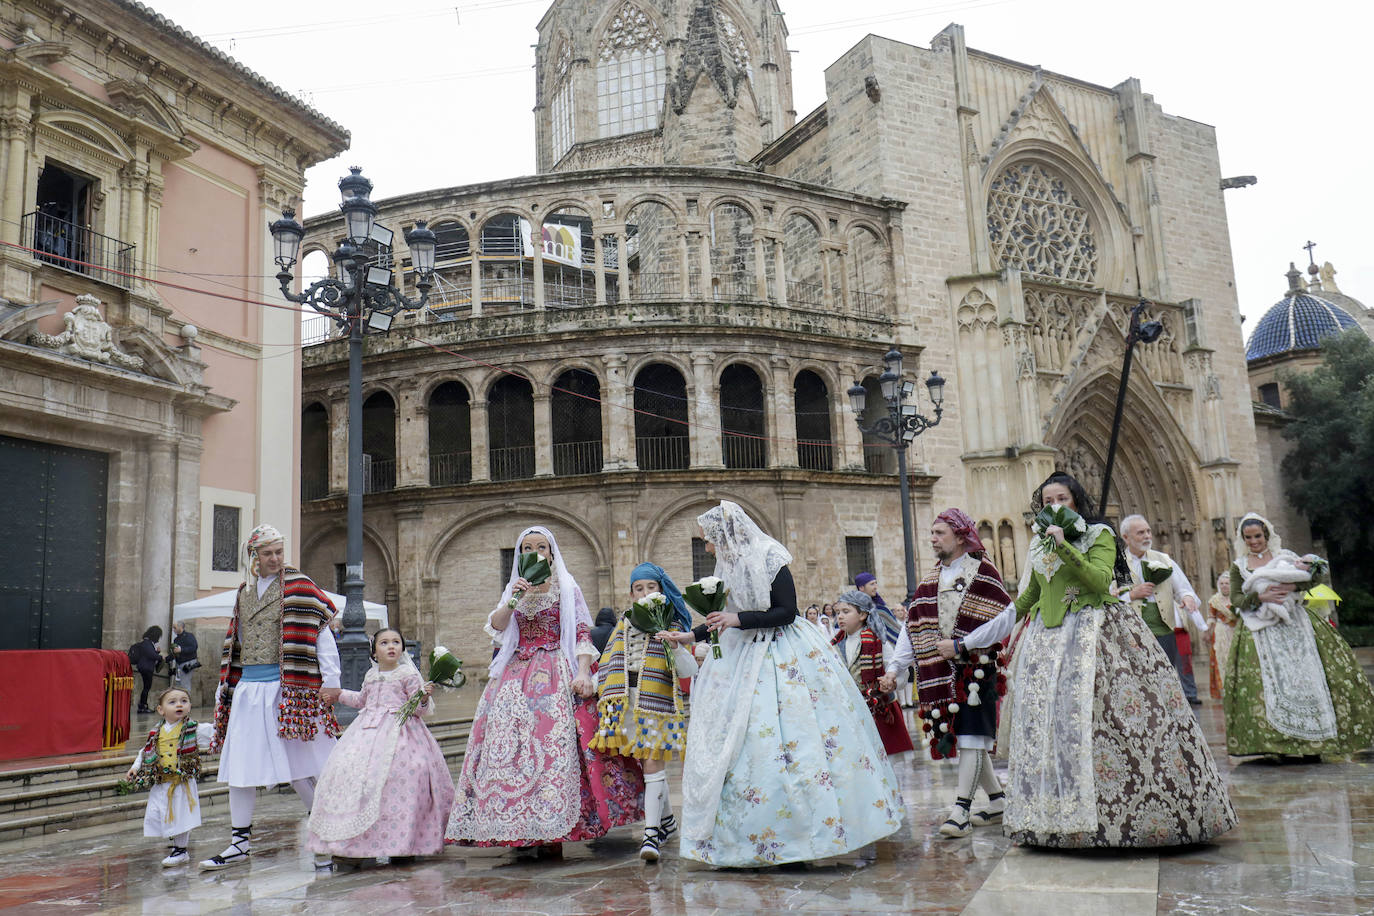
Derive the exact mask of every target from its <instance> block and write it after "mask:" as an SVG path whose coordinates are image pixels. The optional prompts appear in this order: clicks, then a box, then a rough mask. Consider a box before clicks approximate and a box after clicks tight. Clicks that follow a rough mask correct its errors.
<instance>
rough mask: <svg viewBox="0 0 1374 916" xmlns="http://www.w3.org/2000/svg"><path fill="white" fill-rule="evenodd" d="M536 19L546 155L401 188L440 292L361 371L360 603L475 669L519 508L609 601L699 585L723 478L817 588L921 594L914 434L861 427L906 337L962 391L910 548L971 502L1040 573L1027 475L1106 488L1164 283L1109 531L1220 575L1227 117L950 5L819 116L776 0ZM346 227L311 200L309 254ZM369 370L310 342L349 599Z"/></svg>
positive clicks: (926, 368)
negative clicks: (859, 407)
mask: <svg viewBox="0 0 1374 916" xmlns="http://www.w3.org/2000/svg"><path fill="white" fill-rule="evenodd" d="M539 33H540V40H539V44H538V46H537V52H536V92H535V98H536V106H535V117H536V123H537V126H538V130H537V138H538V151H537V162H538V168H539V172H538V174H536V175H534V176H527V177H520V178H513V179H511V180H508V181H500V182H492V183H487V184H481V185H472V186H465V187H456V188H442V189H435V190H432V191H427V192H423V193H417V194H410V195H406V196H404V197H399V198H393V199H390V200H383V201H379V202H378V205H379V208H380V213H379V219H381V220H384V221H386V222H388V223H389V224H390V225H392V226H396V225H401V226H409V225H410V224H411V223H413V222H414V221H415V220H417V219H423V220H427V221H428V222H429V225H430V226H431V227H432V228H434V229H435V231H436V232H437V233H438V234H439V237H440V248H439V254H438V272H439V276H438V280H437V285H436V289H435V292H434V293H433V294H432V296H431V301H430V303H429V307H428V308H427V309H425V310H423V311H421V312H419V313H417V314H415V315H412V316H410V317H408V318H406V319H403V320H398V321H397V323H396V324H395V325H394V326H393V328H392V330H391V332H390V334H389V335H387V336H385V337H383V336H377V337H373V338H370V339H369V340H368V341H367V349H366V356H365V361H364V379H365V391H364V397H365V399H366V401H365V408H364V414H365V417H364V428H363V436H364V451H365V453H366V454H367V458H366V459H365V472H366V482H367V490H368V495H367V497H366V499H365V527H366V535H365V538H366V547H365V557H364V560H365V573H366V580H367V597H368V598H369V599H370V600H380V601H385V602H386V603H387V604H389V605H390V606H391V607H392V609H393V619H398V620H399V621H400V623H401V624H402V626H403V627H405V628H406V629H407V631H408V635H417V636H419V638H421V639H422V640H424V641H425V642H426V643H427V644H432V642H433V641H434V640H439V641H442V642H444V643H446V644H447V645H449V646H451V647H459V648H460V649H461V651H462V652H463V654H464V655H465V656H466V657H467V658H468V660H469V661H470V662H474V663H475V662H478V661H481V660H484V659H485V658H486V657H487V650H488V648H489V647H488V642H487V639H486V637H485V636H484V635H483V634H482V631H481V622H482V620H483V619H484V617H485V615H486V613H487V611H489V610H490V608H491V607H492V606H493V604H494V603H495V601H496V598H497V595H498V594H499V589H500V587H501V586H502V585H504V583H505V580H506V577H507V575H508V571H509V568H510V567H509V563H510V553H511V550H512V548H513V547H514V539H515V535H516V534H517V532H518V531H519V530H520V529H521V528H523V527H525V526H526V525H530V524H546V525H548V526H550V527H551V528H552V529H553V530H554V531H555V533H556V534H557V536H558V537H559V539H560V543H561V545H562V548H563V550H564V553H565V556H566V557H567V559H568V565H569V568H570V569H571V570H572V571H573V573H574V575H576V576H577V577H578V579H579V581H580V582H581V584H582V587H583V590H584V592H585V593H586V596H587V600H588V603H589V604H591V605H592V607H593V608H595V607H596V606H598V605H606V606H616V607H619V606H623V605H624V604H625V603H626V596H627V593H628V586H629V583H628V581H627V578H628V575H629V571H630V569H631V568H632V567H633V566H634V565H635V564H636V563H638V562H639V561H641V560H644V559H652V560H654V561H655V562H658V563H660V564H661V565H663V566H664V567H665V568H666V569H667V570H668V571H669V572H670V573H671V574H672V575H673V576H674V577H675V578H677V579H678V580H679V582H682V581H685V580H690V579H691V578H693V577H694V576H696V575H699V574H702V573H703V572H709V569H710V565H711V564H710V561H709V559H708V558H707V556H706V555H705V554H704V552H703V551H702V545H701V543H700V540H699V536H698V535H699V533H698V532H697V531H696V525H695V517H696V516H697V515H698V514H699V513H700V512H701V511H703V510H704V509H705V508H707V507H708V506H710V505H712V504H714V503H715V502H717V501H718V500H720V499H722V498H728V499H733V500H735V501H737V502H739V503H740V504H742V505H744V506H745V507H746V508H747V509H748V510H749V511H750V512H751V514H753V515H754V517H755V518H756V519H758V521H759V522H760V524H762V525H763V527H764V528H765V529H766V530H769V531H770V532H772V533H774V534H775V535H777V536H778V537H779V538H780V539H781V540H783V542H784V543H785V544H786V545H787V546H788V548H789V549H790V550H791V551H792V553H793V554H794V556H795V558H796V559H795V562H794V563H793V566H792V568H793V571H794V575H795V576H796V579H797V583H798V592H799V596H800V597H801V599H802V601H803V602H804V603H805V602H809V601H811V600H816V601H822V600H830V599H831V598H833V596H834V595H835V594H836V593H838V591H839V590H840V589H841V588H842V587H843V586H844V585H845V584H846V583H847V582H848V581H849V580H850V579H851V577H852V575H853V574H854V573H855V572H857V571H860V570H863V569H872V571H874V572H875V573H876V574H877V576H878V577H879V580H880V582H881V583H882V586H881V587H882V589H883V591H884V592H885V593H886V594H888V595H889V596H890V597H900V595H901V594H902V593H904V592H905V590H906V585H907V583H906V582H905V581H904V574H903V562H902V556H903V547H902V527H901V521H900V519H901V514H900V497H899V488H898V485H897V484H898V481H897V479H896V461H895V457H894V452H893V450H892V449H891V448H890V447H888V446H886V445H883V444H882V443H881V442H879V441H878V440H876V439H874V438H872V437H870V436H867V435H865V434H864V433H862V432H861V430H860V427H859V426H858V424H856V422H855V421H856V419H863V420H864V421H865V423H867V424H869V425H871V423H872V421H874V420H876V419H877V417H878V416H879V414H880V413H885V412H886V408H885V406H884V405H882V403H881V398H879V397H878V396H877V391H876V380H877V377H878V376H879V374H880V373H881V372H882V369H883V367H882V357H883V354H884V352H885V351H886V350H887V349H888V348H889V347H890V346H893V345H895V346H896V347H897V348H898V349H900V350H901V352H902V353H903V355H904V357H905V364H906V367H907V375H908V378H910V379H912V380H913V381H914V382H916V385H915V388H916V389H917V390H918V391H920V395H919V396H918V397H917V399H916V400H915V401H914V402H913V403H915V404H916V405H917V407H918V409H919V410H920V412H921V413H923V414H925V415H931V414H932V413H933V408H932V405H931V404H930V402H929V401H928V400H927V399H926V397H925V393H924V391H923V390H922V389H923V386H922V385H921V384H920V381H921V380H922V378H924V377H925V376H927V375H929V373H930V371H932V370H935V371H938V372H939V373H940V374H941V375H942V376H944V377H945V378H946V379H947V382H948V383H947V385H946V388H945V400H944V403H943V416H942V418H941V422H940V423H939V425H937V426H935V427H934V428H932V429H930V430H928V431H927V432H925V433H924V434H923V435H921V436H920V437H919V438H917V439H916V440H915V442H914V443H913V444H912V446H911V448H910V450H909V452H908V456H907V457H908V464H909V473H910V483H911V500H912V509H913V512H914V517H915V532H914V540H915V545H916V553H917V565H918V567H924V566H926V565H928V564H929V563H930V562H931V560H932V558H931V556H930V554H929V549H928V547H927V545H926V536H925V532H926V531H927V530H928V527H929V525H930V523H931V521H932V519H933V517H934V515H935V514H937V513H938V512H939V511H941V510H942V509H943V508H945V507H946V506H949V505H958V506H961V507H963V508H964V509H966V510H967V511H968V512H969V513H970V515H972V516H973V517H975V518H977V519H979V520H980V528H981V529H982V531H983V535H984V541H985V543H987V544H988V545H989V546H990V548H991V550H992V553H993V556H994V559H995V560H996V562H998V564H999V565H1000V566H1001V568H1002V570H1003V573H1004V575H1005V577H1006V578H1007V579H1008V580H1009V582H1010V583H1011V584H1013V585H1014V584H1015V582H1016V581H1017V580H1018V579H1019V577H1020V574H1021V572H1022V570H1021V568H1020V567H1021V563H1022V558H1023V557H1024V554H1025V551H1026V548H1027V546H1028V542H1029V537H1030V528H1029V519H1030V512H1029V508H1030V506H1029V495H1030V492H1031V489H1032V487H1033V486H1034V485H1035V484H1037V483H1039V481H1041V480H1042V479H1044V477H1045V476H1047V475H1048V474H1049V472H1050V471H1051V470H1053V469H1054V468H1056V467H1061V468H1065V469H1067V470H1070V471H1071V472H1073V473H1074V474H1076V475H1077V476H1079V477H1080V479H1082V480H1083V481H1084V483H1085V486H1086V487H1087V488H1088V490H1089V492H1090V493H1094V494H1095V493H1096V492H1097V490H1099V489H1100V486H1101V477H1102V469H1103V466H1104V463H1105V457H1106V451H1107V442H1108V438H1109V433H1110V427H1111V423H1112V413H1113V407H1114V404H1115V399H1116V389H1117V382H1118V379H1119V377H1120V371H1121V364H1122V358H1123V354H1124V345H1125V344H1124V340H1125V330H1126V327H1127V324H1128V317H1129V313H1130V310H1131V308H1132V307H1133V306H1135V304H1136V303H1137V301H1138V300H1139V298H1140V297H1144V298H1146V299H1148V300H1149V303H1150V305H1149V307H1148V314H1147V317H1149V318H1153V319H1156V320H1158V321H1160V322H1161V323H1162V324H1163V328H1164V330H1163V333H1162V335H1161V336H1160V338H1159V339H1158V340H1156V341H1155V342H1153V343H1150V344H1148V345H1147V344H1141V345H1139V346H1138V347H1137V349H1136V351H1135V357H1136V359H1135V368H1134V370H1133V373H1132V375H1131V379H1130V389H1129V392H1128V397H1127V401H1126V411H1125V420H1124V423H1123V425H1122V432H1121V444H1120V447H1119V450H1118V453H1117V457H1116V465H1115V471H1114V474H1113V480H1112V485H1113V489H1112V498H1111V500H1110V501H1109V505H1108V507H1107V508H1108V514H1109V515H1110V516H1112V517H1113V518H1116V519H1119V518H1120V517H1122V516H1124V515H1125V514H1128V513H1133V512H1139V513H1141V514H1144V515H1145V516H1146V517H1147V518H1148V519H1149V520H1150V522H1151V524H1152V526H1153V528H1154V531H1155V533H1156V546H1157V547H1159V548H1160V549H1163V550H1166V551H1168V552H1170V553H1171V554H1173V555H1174V556H1175V557H1176V558H1177V559H1178V560H1179V561H1180V562H1181V563H1182V565H1183V566H1184V568H1185V570H1186V571H1187V572H1188V574H1189V575H1190V576H1191V577H1193V579H1194V581H1201V582H1205V581H1206V580H1207V579H1208V578H1209V577H1214V575H1215V573H1216V571H1218V570H1219V569H1221V568H1222V567H1223V566H1224V564H1225V561H1226V558H1227V557H1226V554H1227V549H1228V545H1229V541H1230V533H1231V532H1232V530H1233V529H1234V525H1235V522H1236V520H1237V519H1238V518H1239V517H1240V515H1241V514H1243V513H1244V512H1245V511H1247V510H1249V509H1255V508H1259V509H1261V510H1262V509H1263V500H1262V491H1261V486H1260V482H1259V474H1258V470H1257V467H1256V464H1257V451H1256V437H1255V423H1254V418H1253V414H1252V412H1251V404H1250V396H1249V391H1248V384H1247V378H1246V363H1245V356H1244V347H1243V344H1242V339H1241V330H1240V315H1239V311H1238V307H1237V301H1236V296H1235V290H1234V283H1233V268H1232V262H1231V254H1230V247H1229V240H1228V234H1227V225H1226V214H1225V208H1224V205H1223V201H1222V191H1221V188H1220V180H1221V175H1220V172H1219V164H1218V158H1217V148H1216V139H1215V135H1214V131H1213V130H1212V128H1210V127H1208V126H1207V125H1204V124H1200V123H1197V122H1195V121H1190V120H1187V119H1186V118H1182V117H1178V116H1174V115H1170V114H1167V113H1165V112H1164V111H1163V110H1162V109H1161V108H1160V106H1159V105H1158V104H1156V103H1155V101H1154V100H1153V98H1152V97H1151V96H1150V95H1149V94H1147V93H1146V92H1144V91H1143V90H1142V88H1141V86H1140V84H1139V83H1138V82H1137V81H1136V80H1133V79H1130V80H1126V81H1124V82H1122V83H1120V84H1119V85H1116V86H1113V87H1106V86H1098V85H1094V84H1091V83H1088V82H1084V81H1082V80H1078V79H1075V78H1073V77H1070V76H1065V75H1061V74H1058V73H1053V72H1050V71H1048V70H1044V69H1041V68H1038V67H1034V66H1029V65H1025V64H1021V63H1017V62H1015V61H1011V60H1006V59H1004V58H1001V57H997V56H995V55H993V54H989V53H985V52H981V51H977V50H974V49H971V48H969V47H967V45H966V44H965V40H964V33H963V29H962V28H961V27H959V26H957V25H951V26H949V27H947V28H946V29H944V30H943V31H941V32H940V33H939V34H938V35H936V36H935V37H934V39H933V40H932V41H931V43H930V47H928V48H923V47H918V46H915V45H911V44H907V43H903V42H900V41H894V40H891V39H886V38H881V37H878V36H873V35H869V36H867V37H865V38H864V39H863V40H862V41H860V42H859V43H858V44H856V45H855V46H854V47H853V48H851V49H850V50H849V51H848V52H847V53H846V54H845V55H844V56H842V57H841V58H840V59H839V60H837V61H835V62H834V63H833V64H832V65H831V66H829V67H828V68H827V69H826V100H825V102H824V104H822V105H821V106H819V107H818V108H817V109H815V110H814V111H811V112H809V113H807V114H805V115H803V116H800V117H798V115H797V113H796V112H795V111H794V110H793V108H792V90H791V69H790V63H789V60H788V58H789V55H788V52H787V41H786V38H787V33H786V27H785V20H784V18H783V15H782V10H780V9H779V7H778V5H777V3H776V2H774V0H682V2H673V0H668V2H658V3H649V2H647V0H645V2H632V0H606V2H598V3H585V2H577V3H574V2H555V3H554V4H553V5H552V7H551V8H550V10H549V11H548V13H547V14H546V15H545V17H544V18H543V20H542V21H541V22H540V24H539ZM340 226H341V224H340V222H339V220H338V218H337V217H336V216H332V215H331V216H323V217H317V218H314V219H311V220H309V221H308V222H307V224H306V228H307V236H306V248H305V249H304V250H306V251H310V250H314V251H320V252H325V253H328V252H329V251H331V250H332V249H333V247H334V245H335V244H336V242H337V239H338V237H339V235H340ZM397 236H398V238H399V236H400V233H397ZM384 256H386V257H389V258H392V259H394V260H395V262H396V263H397V264H398V265H399V266H400V267H401V271H400V273H402V274H403V273H404V272H405V268H406V266H407V265H408V259H407V253H406V252H405V250H404V248H403V246H399V245H398V247H397V248H396V249H395V250H390V249H388V250H387V251H385V252H384ZM407 282H412V281H409V280H408V281H407ZM346 355H347V354H346V349H345V344H344V343H342V342H339V341H331V340H329V339H324V338H321V339H319V340H318V342H317V343H316V344H315V345H313V346H310V347H308V348H307V350H306V353H305V356H304V370H303V371H304V377H303V385H302V390H303V399H302V426H301V428H302V487H303V497H304V501H303V507H304V508H303V518H302V529H303V532H304V537H303V544H302V557H301V559H302V565H303V568H304V569H305V571H306V572H308V573H309V574H311V575H312V576H314V577H316V578H317V580H318V581H322V582H325V583H338V582H341V576H342V564H341V560H342V556H343V543H344V498H343V493H344V491H345V488H346V480H347V474H346V467H345V461H344V458H345V454H346V451H345V449H346V440H347V429H346V422H345V420H346V397H347V390H346V380H347V364H346ZM916 370H919V371H916ZM856 381H857V382H859V383H862V384H864V385H865V387H867V388H869V389H870V397H869V398H868V407H867V409H866V416H865V417H862V418H856V416H855V415H854V413H853V411H852V409H851V407H850V404H849V402H848V400H847V399H846V397H845V392H846V390H847V389H848V388H849V387H850V386H851V385H853V384H854V383H855V382H856ZM336 570H337V571H338V572H337V574H336Z"/></svg>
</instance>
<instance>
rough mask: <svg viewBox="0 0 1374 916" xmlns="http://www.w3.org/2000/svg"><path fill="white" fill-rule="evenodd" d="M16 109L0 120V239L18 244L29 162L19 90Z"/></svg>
mask: <svg viewBox="0 0 1374 916" xmlns="http://www.w3.org/2000/svg"><path fill="white" fill-rule="evenodd" d="M17 91H18V94H19V95H20V99H19V104H18V106H17V107H16V108H15V109H14V110H13V111H10V112H7V113H6V114H5V116H4V119H3V120H0V137H3V139H4V142H5V183H4V188H5V200H4V202H3V203H2V204H0V217H2V218H3V223H0V239H4V240H5V241H6V242H19V241H20V239H19V235H20V232H19V229H20V225H19V224H20V221H21V220H22V219H23V216H24V185H25V183H26V180H27V172H28V170H27V169H26V166H27V164H28V161H29V152H28V139H27V138H28V133H29V99H28V94H27V93H25V92H23V90H17Z"/></svg>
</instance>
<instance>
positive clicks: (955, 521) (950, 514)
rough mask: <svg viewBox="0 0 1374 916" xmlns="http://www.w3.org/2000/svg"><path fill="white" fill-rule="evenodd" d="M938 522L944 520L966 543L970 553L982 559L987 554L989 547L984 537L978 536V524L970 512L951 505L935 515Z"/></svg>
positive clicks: (965, 547)
mask: <svg viewBox="0 0 1374 916" xmlns="http://www.w3.org/2000/svg"><path fill="white" fill-rule="evenodd" d="M935 520H936V521H937V522H944V523H945V524H946V525H948V526H949V529H950V530H951V531H953V532H954V536H955V537H957V538H958V539H959V540H960V542H961V543H963V545H964V550H965V551H967V552H968V553H969V554H971V555H973V556H975V557H977V558H978V559H980V560H981V559H982V558H983V557H984V556H986V555H987V549H986V548H985V547H983V539H982V538H980V537H979V536H978V526H977V524H975V523H974V521H973V519H971V518H969V516H968V513H966V512H964V510H963V509H956V508H954V507H953V506H950V507H949V508H948V509H946V510H945V511H943V512H941V513H940V514H939V515H937V516H935Z"/></svg>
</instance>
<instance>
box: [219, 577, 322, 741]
mask: <svg viewBox="0 0 1374 916" xmlns="http://www.w3.org/2000/svg"><path fill="white" fill-rule="evenodd" d="M281 578H282V603H281V640H282V648H281V697H282V702H281V707H280V709H279V711H278V715H277V723H278V725H277V734H279V735H281V737H283V738H296V739H299V740H301V741H311V740H313V739H314V737H315V734H316V732H317V731H318V729H319V728H321V727H322V728H323V729H324V731H325V734H327V735H331V736H333V737H335V738H337V737H338V736H339V732H340V729H339V723H338V721H337V720H336V719H335V718H334V710H333V707H332V706H330V705H328V704H326V703H323V702H321V700H320V695H319V690H320V684H321V682H322V678H321V676H320V663H319V658H318V656H317V655H316V646H315V644H316V640H317V639H318V638H319V635H320V630H322V629H324V628H325V627H327V626H328V625H329V621H330V620H331V619H333V617H334V614H335V613H336V612H335V608H334V604H333V603H332V602H331V601H330V600H329V598H328V596H326V595H325V593H324V592H322V591H320V589H319V587H318V586H316V585H315V583H314V582H312V581H311V580H310V577H309V576H307V575H305V573H303V572H301V571H300V570H298V569H293V568H291V567H289V566H288V567H286V568H285V569H283V570H282V572H281ZM256 588H257V583H255V582H245V583H244V584H243V585H241V586H239V592H238V596H237V597H236V598H235V600H234V616H233V618H232V619H231V620H230V621H229V630H228V632H227V633H225V634H224V648H223V650H222V652H221V655H220V666H219V682H220V687H221V689H220V691H219V699H218V701H217V703H216V704H215V740H214V742H213V744H212V748H213V749H214V750H219V748H220V746H221V745H222V744H223V743H224V736H225V733H226V731H227V730H228V728H229V710H230V705H231V704H232V702H233V694H234V687H235V686H237V685H238V682H239V678H240V677H242V676H243V665H242V663H241V662H240V661H239V640H238V626H239V614H240V613H241V611H242V608H243V607H244V606H245V604H246V603H247V601H248V600H249V598H250V593H251V590H253V589H256Z"/></svg>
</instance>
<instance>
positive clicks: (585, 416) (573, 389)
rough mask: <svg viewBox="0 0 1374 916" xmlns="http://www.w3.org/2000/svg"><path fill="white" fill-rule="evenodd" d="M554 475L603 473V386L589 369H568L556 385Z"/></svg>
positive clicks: (556, 380)
mask: <svg viewBox="0 0 1374 916" xmlns="http://www.w3.org/2000/svg"><path fill="white" fill-rule="evenodd" d="M550 400H551V404H550V407H551V409H552V413H553V473H554V474H555V475H556V476H558V477H566V476H568V475H570V474H599V473H601V383H600V382H598V381H597V379H596V376H595V375H593V374H592V373H590V372H588V371H587V370H586V369H569V370H568V371H567V372H564V373H561V374H560V375H559V376H558V378H556V379H554V382H553V394H552V395H551V397H550Z"/></svg>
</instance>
